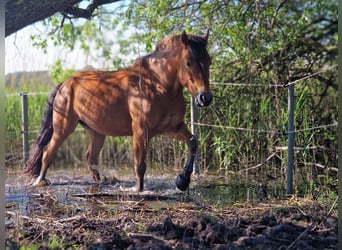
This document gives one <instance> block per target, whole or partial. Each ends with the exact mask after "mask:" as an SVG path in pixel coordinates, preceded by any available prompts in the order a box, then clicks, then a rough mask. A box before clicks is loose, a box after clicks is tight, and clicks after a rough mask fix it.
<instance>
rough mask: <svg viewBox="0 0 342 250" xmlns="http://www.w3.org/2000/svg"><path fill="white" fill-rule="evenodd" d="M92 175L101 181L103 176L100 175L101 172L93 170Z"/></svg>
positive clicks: (94, 178) (97, 180) (96, 180)
mask: <svg viewBox="0 0 342 250" xmlns="http://www.w3.org/2000/svg"><path fill="white" fill-rule="evenodd" d="M91 176H92V177H93V180H94V181H95V182H101V177H100V174H99V172H98V171H94V170H93V171H92V172H91Z"/></svg>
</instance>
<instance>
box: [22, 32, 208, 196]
mask: <svg viewBox="0 0 342 250" xmlns="http://www.w3.org/2000/svg"><path fill="white" fill-rule="evenodd" d="M208 37H209V32H207V33H206V34H205V35H204V36H197V35H190V34H189V35H188V34H187V33H186V32H185V31H183V32H182V33H181V34H179V35H172V36H167V37H165V38H163V39H162V40H161V41H160V42H159V43H158V44H157V46H156V49H155V51H154V52H153V53H152V54H148V55H146V56H143V57H140V58H138V59H136V60H135V61H134V63H133V64H132V65H131V66H129V67H128V68H126V69H121V70H118V71H81V72H78V73H75V74H74V75H72V76H71V77H70V78H68V79H67V80H65V81H64V82H63V83H61V84H59V85H58V86H57V87H56V88H55V89H54V90H53V91H52V92H51V93H50V95H49V97H48V100H47V103H46V108H45V111H44V115H43V119H42V122H41V127H40V130H39V133H38V136H37V138H36V140H35V142H34V145H33V147H32V149H31V152H30V155H29V159H28V161H27V163H26V164H25V168H24V173H26V174H28V175H31V176H32V177H34V178H35V179H33V182H32V183H31V186H40V185H46V183H47V180H46V179H45V178H46V173H47V170H48V168H49V166H50V164H51V162H52V161H53V159H54V157H55V155H56V152H57V150H58V148H59V147H60V145H61V144H62V143H63V142H64V141H65V139H66V138H67V137H68V136H69V135H70V134H71V133H72V132H73V131H74V130H75V128H76V126H77V124H81V125H82V126H83V127H84V128H85V130H86V131H87V132H88V133H89V136H90V144H89V146H88V149H87V152H86V161H87V166H88V169H89V171H90V173H91V175H92V177H93V179H94V181H96V182H100V181H101V178H100V174H99V172H98V169H97V167H98V164H99V153H100V150H101V148H102V146H103V144H104V140H105V137H106V136H107V135H109V136H133V156H134V169H135V175H136V178H137V182H136V183H137V190H138V192H141V191H143V189H144V174H145V171H146V163H145V159H146V153H147V148H148V143H149V141H150V139H151V138H152V137H154V136H156V135H165V136H167V137H170V138H174V139H177V140H181V141H185V142H186V143H187V145H188V148H189V152H188V159H187V161H186V164H185V166H184V170H183V171H182V172H181V173H180V174H179V175H178V176H177V177H176V179H175V182H176V186H177V187H178V188H179V189H180V190H182V191H185V190H186V189H188V187H189V184H190V175H191V173H192V171H193V162H194V157H195V154H196V151H197V139H196V138H195V136H194V135H192V134H191V133H190V131H189V130H188V128H187V126H186V124H185V123H184V115H185V109H186V105H185V99H184V96H183V89H184V88H186V89H187V90H188V91H189V92H190V94H191V95H192V96H193V98H194V100H195V103H196V104H197V106H199V107H204V106H208V105H209V104H210V103H211V100H212V98H213V95H212V94H211V92H210V87H209V67H210V63H211V58H210V56H209V55H208V52H207V48H206V47H207V41H208Z"/></svg>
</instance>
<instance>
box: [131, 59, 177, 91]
mask: <svg viewBox="0 0 342 250" xmlns="http://www.w3.org/2000/svg"><path fill="white" fill-rule="evenodd" d="M134 67H135V68H136V70H139V71H140V72H144V73H145V74H146V76H148V77H150V78H151V79H150V81H151V82H152V83H156V84H160V85H162V86H163V87H165V89H167V90H169V91H177V92H179V91H182V87H181V85H180V83H179V82H178V74H177V73H178V69H177V64H176V63H175V62H174V58H171V59H169V60H167V59H165V58H160V57H153V56H151V57H146V58H142V59H139V60H138V61H137V62H136V63H135V65H134Z"/></svg>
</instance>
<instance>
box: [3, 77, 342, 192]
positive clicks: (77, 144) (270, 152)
mask: <svg viewBox="0 0 342 250" xmlns="http://www.w3.org/2000/svg"><path fill="white" fill-rule="evenodd" d="M51 89H52V88H51ZM212 89H213V93H214V95H215V98H214V102H213V104H212V105H211V106H209V107H207V108H204V109H200V120H199V122H200V123H203V124H208V125H215V127H211V126H199V129H198V137H199V158H198V159H199V166H200V172H201V173H205V172H215V173H217V174H222V175H227V176H234V177H235V176H236V175H239V176H240V177H241V176H244V178H246V180H247V181H250V182H253V183H277V184H280V185H283V186H285V184H284V183H285V172H286V171H285V170H286V163H287V151H286V149H287V112H288V110H287V89H286V88H284V89H280V90H277V92H275V91H274V89H272V88H258V89H256V88H252V87H245V86H242V87H237V86H233V87H232V86H223V85H214V86H212ZM43 90H44V91H45V89H43ZM40 91H41V90H40V89H35V92H40ZM321 91H322V84H320V83H319V82H310V85H309V84H308V83H303V84H299V85H296V86H295V93H296V110H295V128H296V129H308V130H304V131H300V132H297V133H296V134H295V157H294V159H295V169H294V170H295V171H294V175H295V185H296V190H297V191H298V192H313V191H314V190H319V192H320V193H324V194H326V195H332V194H331V193H332V192H331V191H329V192H328V190H329V189H327V187H328V186H329V187H334V185H336V183H335V182H336V181H335V180H336V176H337V171H336V169H337V128H336V127H330V128H322V129H314V130H309V129H310V128H312V127H314V126H318V125H324V124H330V123H333V122H334V119H336V117H337V114H336V112H337V111H336V100H337V97H336V93H333V92H332V91H330V92H329V95H327V96H326V97H319V96H317V94H318V93H320V92H321ZM275 93H277V95H275ZM46 98H47V93H46V94H35V95H29V97H28V105H29V107H28V110H29V138H30V144H31V143H33V141H34V139H35V137H36V135H37V131H38V129H39V126H40V121H41V118H42V114H43V111H44V110H43V108H44V106H45V101H46ZM186 98H187V99H189V97H188V95H187V93H186ZM188 103H190V100H189V101H188ZM5 105H6V107H5V115H6V142H5V143H6V167H7V168H21V167H22V165H23V162H22V145H21V97H20V95H19V94H16V95H7V96H6V100H5ZM187 110H190V107H188V108H187ZM185 121H186V122H190V114H189V112H188V113H187V114H186V117H185ZM237 128H245V129H246V130H243V129H237ZM87 146H88V136H87V134H86V133H85V132H84V131H83V129H82V128H81V127H78V128H77V131H76V132H75V133H74V134H72V135H71V136H70V137H69V138H68V139H67V141H66V142H65V143H64V144H63V145H62V147H61V148H60V150H59V151H58V154H57V158H56V160H55V163H54V167H55V168H58V167H61V168H67V167H84V166H85V160H84V159H85V152H86V149H87ZM132 157H133V153H132V147H131V138H130V137H115V138H113V137H107V139H106V142H105V145H104V147H103V149H102V151H101V157H100V160H101V165H102V166H105V167H109V168H115V167H121V166H132V164H133V160H132ZM186 157H187V147H186V145H185V143H182V142H178V141H174V140H171V139H167V138H165V137H156V138H153V139H152V140H151V142H150V151H149V153H148V165H149V166H150V167H152V168H153V167H157V168H162V169H163V170H165V171H173V169H174V168H181V167H182V166H183V164H184V162H185V160H186ZM132 171H133V168H132ZM240 177H239V178H240ZM322 190H323V191H322Z"/></svg>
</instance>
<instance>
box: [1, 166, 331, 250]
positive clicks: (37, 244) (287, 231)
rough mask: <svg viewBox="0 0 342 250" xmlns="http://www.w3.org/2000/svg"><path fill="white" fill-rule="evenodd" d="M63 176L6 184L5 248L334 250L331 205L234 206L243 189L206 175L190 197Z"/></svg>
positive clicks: (166, 187) (156, 182)
mask: <svg viewBox="0 0 342 250" xmlns="http://www.w3.org/2000/svg"><path fill="white" fill-rule="evenodd" d="M50 176H51V175H50ZM70 176H72V174H71V173H67V172H65V171H64V172H62V174H56V175H55V176H53V175H52V177H51V179H50V180H51V185H50V186H48V187H42V188H35V189H30V188H26V185H25V183H24V181H23V179H22V177H15V178H14V179H11V178H7V179H6V196H5V197H6V218H5V231H6V249H19V248H20V249H301V250H303V249H337V242H338V236H337V204H336V201H337V200H335V202H334V201H331V200H329V202H327V201H317V200H313V199H308V198H299V197H296V196H294V197H286V196H285V197H284V196H283V197H282V198H281V197H278V198H275V197H270V194H268V195H266V196H261V197H257V196H253V192H250V198H251V199H250V198H248V199H247V201H241V198H239V199H240V200H236V201H234V200H231V199H230V198H231V197H232V196H236V197H238V195H237V194H241V193H242V194H245V193H246V191H245V190H241V188H235V189H237V190H235V189H234V190H235V191H236V193H234V192H235V191H234V192H233V193H230V191H229V190H232V189H223V190H222V187H224V186H222V185H223V184H224V185H225V183H229V181H226V180H225V181H224V182H222V183H221V184H220V183H219V181H218V177H217V176H214V179H213V180H214V181H213V180H209V179H210V177H209V176H207V175H206V176H205V177H204V178H203V180H205V181H206V182H205V183H203V182H202V181H201V178H199V179H197V180H193V182H192V186H191V188H190V192H189V194H187V193H184V192H181V191H179V190H177V189H176V188H175V185H174V180H173V176H172V178H170V177H167V176H166V177H165V178H164V177H162V176H161V175H159V176H158V177H155V176H156V175H151V176H148V177H147V180H146V187H147V191H145V192H143V193H140V194H137V192H135V191H134V186H135V183H134V181H131V180H132V179H134V178H132V177H129V178H127V181H126V180H121V181H119V182H117V180H116V179H115V178H114V179H115V181H114V182H113V181H109V182H108V183H102V184H101V185H94V184H93V183H92V182H91V180H89V179H87V178H88V177H83V176H82V175H80V173H77V174H73V177H70ZM85 176H88V175H85ZM114 179H112V180H114ZM208 180H209V183H211V184H210V185H208V182H207V181H208ZM213 184H215V185H220V186H219V187H218V188H217V187H216V188H213V187H212V185H213ZM201 187H205V188H204V189H201ZM148 190H150V191H148ZM220 190H221V193H220V194H219V195H218V196H215V195H216V194H218V192H219V191H220ZM228 191H229V192H228ZM209 192H211V193H210V195H209V196H212V197H211V199H209V200H208V199H203V197H204V194H209ZM224 194H226V196H224ZM207 197H208V195H207ZM227 200H230V201H229V204H228V203H225V201H227Z"/></svg>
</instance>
